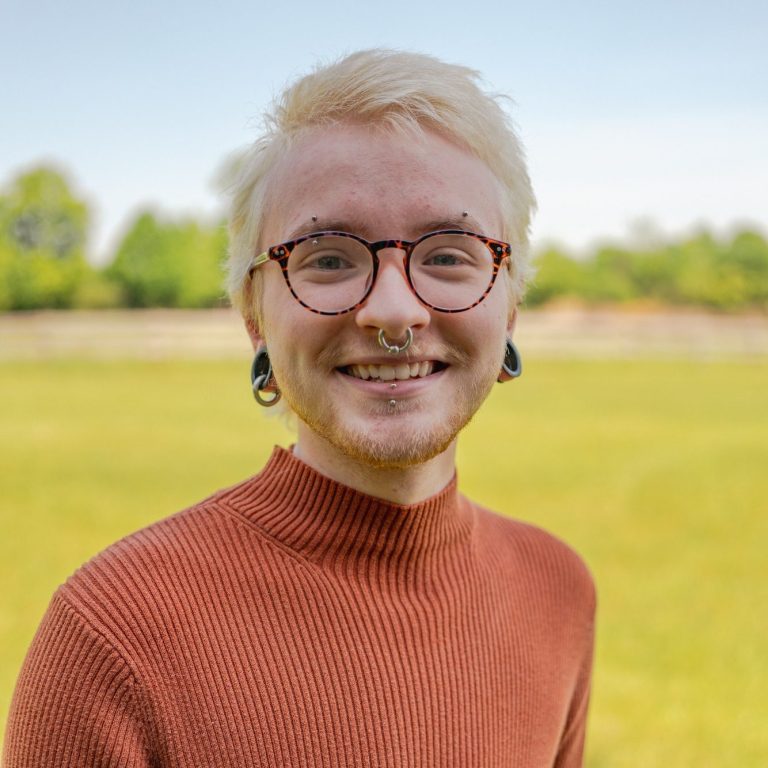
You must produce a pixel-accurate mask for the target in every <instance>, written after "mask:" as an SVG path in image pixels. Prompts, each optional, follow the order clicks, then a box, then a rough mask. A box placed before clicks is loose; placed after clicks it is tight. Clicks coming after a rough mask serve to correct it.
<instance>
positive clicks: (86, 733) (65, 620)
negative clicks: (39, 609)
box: [3, 592, 150, 768]
mask: <svg viewBox="0 0 768 768" xmlns="http://www.w3.org/2000/svg"><path fill="white" fill-rule="evenodd" d="M75 765H76V766H81V767H82V768H108V767H109V768H112V767H113V766H114V767H115V768H117V766H120V768H147V767H148V766H149V765H150V756H149V750H148V747H147V739H146V737H145V732H144V725H143V720H142V717H141V713H140V711H139V706H138V699H137V696H136V683H135V679H134V675H133V673H132V671H131V669H130V668H129V667H128V665H127V663H126V662H125V660H124V659H123V657H122V656H121V655H120V654H119V653H118V652H117V651H116V650H115V648H113V647H112V646H111V645H110V644H109V643H108V642H107V640H106V639H105V638H104V637H103V636H102V635H101V634H99V633H98V632H97V631H96V630H95V629H94V628H93V627H91V625H90V624H88V622H87V621H86V620H85V618H83V616H81V615H80V614H79V613H78V612H77V611H76V610H75V609H74V608H73V607H72V606H71V605H70V604H69V603H68V602H67V601H66V600H65V598H64V597H62V595H61V593H60V592H58V593H56V595H54V597H53V600H52V601H51V604H50V606H49V608H48V611H47V612H46V614H45V616H44V618H43V621H42V623H41V625H40V627H39V629H38V631H37V634H36V635H35V638H34V640H33V642H32V645H31V647H30V649H29V652H28V653H27V657H26V659H25V661H24V664H23V666H22V669H21V673H20V675H19V679H18V682H17V684H16V690H15V693H14V696H13V701H12V703H11V710H10V713H9V719H8V726H7V730H6V734H5V746H4V759H3V766H4V768H32V766H34V767H35V768H64V767H65V766H66V767H67V768H71V766H75Z"/></svg>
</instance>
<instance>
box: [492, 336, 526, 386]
mask: <svg viewBox="0 0 768 768" xmlns="http://www.w3.org/2000/svg"><path fill="white" fill-rule="evenodd" d="M522 373H523V361H522V360H521V359H520V353H519V352H518V351H517V347H516V346H515V343H514V342H513V341H512V339H507V341H506V344H505V346H504V362H503V363H502V364H501V371H500V372H499V376H498V378H497V379H496V381H498V382H499V383H500V384H503V383H504V382H505V381H511V380H512V379H516V378H518V377H519V376H520V375H521V374H522Z"/></svg>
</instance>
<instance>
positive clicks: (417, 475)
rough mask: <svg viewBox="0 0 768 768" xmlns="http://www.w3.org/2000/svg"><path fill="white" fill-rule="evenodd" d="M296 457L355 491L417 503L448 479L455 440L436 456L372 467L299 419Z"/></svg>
mask: <svg viewBox="0 0 768 768" xmlns="http://www.w3.org/2000/svg"><path fill="white" fill-rule="evenodd" d="M293 453H294V455H295V456H296V458H298V459H300V460H301V461H303V462H304V463H305V464H308V465H309V466H310V467H312V468H313V469H315V470H317V471H318V472H320V473H321V474H323V475H325V476H326V477H329V478H330V479H331V480H335V481H336V482H338V483H342V484H343V485H347V486H349V487H350V488H354V489H355V490H357V491H361V492H362V493H365V494H367V495H369V496H375V497H377V498H379V499H386V500H387V501H391V502H393V503H395V504H402V505H408V504H418V503H419V502H420V501H424V500H425V499H428V498H430V497H431V496H434V495H435V494H436V493H439V492H440V491H441V490H443V488H445V487H446V486H447V485H448V483H450V482H451V480H452V478H453V475H454V473H455V467H456V441H455V440H454V441H453V442H452V443H451V444H450V445H449V446H448V448H446V449H445V450H444V451H443V452H442V453H440V454H438V455H437V456H435V457H433V458H431V459H429V460H427V461H425V462H423V463H421V464H416V465H414V466H409V467H372V466H370V465H369V464H365V463H363V462H362V461H361V460H359V459H356V458H353V457H351V456H349V455H347V454H345V453H344V452H343V451H341V450H340V449H339V448H337V447H336V446H335V445H333V444H332V443H330V442H328V441H327V440H326V439H325V438H324V437H322V436H320V435H318V434H317V432H315V431H314V430H312V429H310V428H309V427H308V426H307V425H306V424H304V423H303V422H302V421H301V420H299V429H298V439H297V441H296V445H295V447H294V449H293Z"/></svg>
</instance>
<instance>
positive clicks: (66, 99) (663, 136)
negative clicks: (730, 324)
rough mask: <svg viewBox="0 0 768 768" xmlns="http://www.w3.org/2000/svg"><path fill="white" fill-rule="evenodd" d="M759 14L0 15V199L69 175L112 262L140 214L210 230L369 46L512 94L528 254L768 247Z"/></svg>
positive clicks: (170, 11) (753, 5)
mask: <svg viewBox="0 0 768 768" xmlns="http://www.w3.org/2000/svg"><path fill="white" fill-rule="evenodd" d="M767 30H768V3H765V2H762V1H760V2H759V1H758V0H752V1H742V0H733V1H732V2H711V1H710V0H698V1H697V2H694V1H693V0H688V1H684V2H679V1H678V2H675V0H668V2H659V0H646V1H645V2H642V3H641V2H637V1H636V0H635V1H634V2H624V1H623V0H616V1H615V2H601V3H598V2H587V1H582V2H578V3H577V2H571V3H566V2H539V3H534V2H527V3H525V4H523V3H518V2H491V1H489V0H479V1H473V2H472V1H469V0H467V1H466V2H456V0H449V1H446V2H435V1H434V0H427V1H426V2H419V1H418V0H411V1H410V2H405V1H404V0H391V1H390V2H379V3H375V4H373V3H365V2H359V3H354V2H341V1H338V0H333V1H332V2H323V0H315V1H314V2H307V1H306V0H298V1H296V0H294V1H293V2H270V3H266V2H245V1H244V0H222V2H217V3H214V2H195V0H189V1H188V2H185V3H175V2H165V3H163V2H149V1H148V0H134V1H133V2H126V3H114V2H105V1H104V0H100V1H99V2H95V1H93V2H87V1H86V0H70V1H69V2H66V3H62V2H51V0H45V2H39V1H38V0H0V182H2V183H5V182H7V181H8V179H9V178H10V177H11V175H12V174H14V173H16V172H17V171H18V170H20V169H22V168H24V167H27V166H29V165H31V164H33V163H35V162H38V161H41V160H55V161H58V162H59V163H60V164H61V165H62V166H63V167H64V168H65V169H67V170H68V171H70V173H71V175H72V177H73V179H74V181H75V184H76V189H77V190H78V192H80V193H81V194H82V195H84V196H85V197H86V198H87V199H88V200H89V202H90V203H91V204H92V207H93V208H94V211H95V213H96V217H95V221H94V223H93V229H92V241H93V253H94V255H96V256H98V255H99V254H102V255H103V254H104V253H105V252H107V251H108V250H109V249H110V248H111V247H112V243H113V242H114V240H115V238H117V237H119V235H120V232H121V229H122V228H124V227H125V226H126V225H127V223H128V222H129V221H130V218H131V216H132V215H133V214H134V212H135V210H136V208H137V207H139V206H143V205H153V206H155V207H159V208H161V209H163V210H165V211H168V212H170V213H177V214H183V213H185V212H194V213H211V214H213V213H214V212H215V211H217V206H219V201H218V199H217V197H216V193H215V190H214V188H213V185H212V178H213V177H214V175H215V172H216V170H217V168H218V167H219V166H220V164H221V162H222V160H223V159H224V158H225V156H226V155H227V153H229V152H231V151H233V150H236V149H238V148H240V147H242V146H243V145H245V144H246V143H248V142H249V141H250V140H252V138H253V137H254V136H255V131H256V126H257V124H258V119H259V116H260V114H261V112H262V110H263V108H264V107H265V106H266V105H267V103H268V102H269V100H270V98H271V96H272V95H273V94H274V93H275V92H276V91H277V90H279V89H280V87H281V86H282V85H284V84H285V83H286V82H287V81H289V80H291V79H292V78H293V77H294V76H296V75H298V74H300V73H303V72H305V71H306V70H307V69H308V68H309V67H311V66H312V65H313V64H314V63H315V62H316V61H317V60H319V59H330V58H334V57H336V56H338V55H340V54H342V53H344V52H346V51H350V50H354V49H356V48H363V47H370V46H387V47H396V48H405V49H412V50H419V51H424V52H426V53H431V54H434V55H436V56H439V57H441V58H444V59H446V60H449V61H453V62H457V63H461V64H466V65H469V66H472V67H474V68H476V69H479V70H480V71H481V72H482V73H483V75H484V77H485V80H486V82H487V84H488V87H489V88H490V89H492V90H494V91H500V92H505V93H508V94H509V95H511V96H512V97H513V98H514V100H515V102H516V107H515V109H514V118H515V120H516V122H517V124H518V126H519V129H520V132H521V135H522V138H523V141H524V143H525V145H526V147H527V150H528V156H529V160H530V165H531V172H532V176H533V181H534V186H535V189H536V192H537V196H538V199H539V214H538V215H537V217H536V220H535V222H534V228H533V237H534V242H536V243H541V242H542V241H544V240H548V239H557V240H560V241H563V242H565V243H568V244H572V245H573V246H576V247H579V248H581V247H584V246H586V245H587V244H589V243H590V242H592V241H593V240H594V239H596V238H599V237H625V236H626V235H627V233H628V231H629V228H630V225H631V224H632V222H636V221H638V220H642V219H650V220H652V221H654V222H655V223H656V224H657V225H658V226H659V227H660V228H661V229H662V231H666V232H668V233H670V234H677V233H680V232H683V231H686V230H688V229H690V228H692V227H695V226H698V225H700V224H702V223H706V224H708V225H709V226H712V227H714V228H715V229H716V230H718V231H727V229H728V228H730V227H731V226H733V225H738V224H741V223H751V224H754V225H758V226H760V227H761V228H762V229H763V230H764V231H768V53H766V48H767V47H768V46H766V33H767Z"/></svg>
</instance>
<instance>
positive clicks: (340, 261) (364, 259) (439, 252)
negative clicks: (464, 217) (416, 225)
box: [288, 234, 493, 312]
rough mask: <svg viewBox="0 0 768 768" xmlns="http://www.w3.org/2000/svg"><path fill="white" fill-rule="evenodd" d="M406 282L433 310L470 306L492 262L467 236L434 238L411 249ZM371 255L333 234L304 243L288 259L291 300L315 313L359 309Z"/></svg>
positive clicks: (490, 275) (370, 268)
mask: <svg viewBox="0 0 768 768" xmlns="http://www.w3.org/2000/svg"><path fill="white" fill-rule="evenodd" d="M409 269H410V278H411V282H412V284H413V287H414V289H415V291H416V293H417V295H418V296H419V298H420V299H421V300H422V301H423V302H425V303H426V304H429V305H430V306H432V307H435V308H436V309H445V310H454V311H455V310H460V309H465V308H467V307H470V306H472V305H473V304H474V303H475V302H477V301H478V300H479V299H480V297H481V296H482V295H483V293H484V292H485V291H486V289H487V288H488V286H489V284H490V282H491V280H492V278H493V258H492V257H491V254H490V252H489V251H488V248H487V247H486V245H485V244H484V243H483V242H481V241H480V240H478V239H476V238H474V237H472V236H470V235H461V234H458V235H434V236H432V237H428V238H425V239H424V240H422V241H421V242H420V243H419V244H418V245H416V246H415V248H414V249H413V253H412V254H411V259H410V265H409ZM372 276H373V256H372V254H371V252H370V251H369V250H368V248H367V247H366V246H365V245H364V244H363V243H361V242H359V241H357V240H355V239H353V238H351V237H342V236H339V235H325V236H321V237H315V238H310V239H308V240H305V241H303V242H302V243H299V244H298V245H297V246H296V247H295V248H294V249H293V251H292V252H291V255H290V257H289V258H288V280H289V282H290V284H291V288H292V289H293V291H294V293H295V294H296V296H297V297H298V298H299V299H300V300H301V301H302V302H304V303H305V304H306V305H307V306H309V307H312V308H313V309H316V310H318V311H320V312H339V311H343V310H345V309H350V308H351V307H354V306H356V305H357V304H359V303H360V302H361V301H362V300H363V298H364V296H365V295H366V293H367V292H368V289H369V288H370V285H371V279H372Z"/></svg>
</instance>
